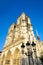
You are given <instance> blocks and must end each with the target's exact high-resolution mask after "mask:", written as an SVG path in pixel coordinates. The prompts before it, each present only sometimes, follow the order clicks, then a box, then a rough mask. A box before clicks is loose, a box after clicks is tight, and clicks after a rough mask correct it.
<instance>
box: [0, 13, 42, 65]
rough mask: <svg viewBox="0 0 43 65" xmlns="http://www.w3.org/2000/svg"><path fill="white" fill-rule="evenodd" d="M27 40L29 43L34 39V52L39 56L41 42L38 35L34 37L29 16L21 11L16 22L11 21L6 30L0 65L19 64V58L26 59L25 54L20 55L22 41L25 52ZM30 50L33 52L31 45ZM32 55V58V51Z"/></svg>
mask: <svg viewBox="0 0 43 65" xmlns="http://www.w3.org/2000/svg"><path fill="white" fill-rule="evenodd" d="M27 41H29V43H30V44H32V42H33V41H34V43H35V44H36V54H37V57H38V58H39V57H40V53H41V50H43V47H42V45H41V43H43V42H41V41H40V39H39V37H38V39H36V37H35V35H34V32H33V26H32V24H31V21H30V18H29V17H28V16H26V14H25V13H22V14H21V16H20V17H19V18H18V19H17V23H16V24H15V23H13V24H12V25H11V26H10V28H9V30H8V35H7V37H6V41H5V45H4V48H3V50H2V54H1V64H0V65H21V63H22V62H21V58H22V57H24V58H25V59H27V56H26V55H25V54H23V55H22V52H21V51H22V49H21V45H22V43H24V45H25V48H24V49H25V52H27V48H26V43H27ZM31 50H32V52H34V51H33V47H31ZM32 56H33V59H34V53H33V55H32ZM25 62H26V61H25ZM27 65H28V64H27Z"/></svg>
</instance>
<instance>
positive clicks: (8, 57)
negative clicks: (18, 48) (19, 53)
mask: <svg viewBox="0 0 43 65" xmlns="http://www.w3.org/2000/svg"><path fill="white" fill-rule="evenodd" d="M10 61H11V51H8V53H7V56H6V58H5V64H4V65H11V62H10Z"/></svg>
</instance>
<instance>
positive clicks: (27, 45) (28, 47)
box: [21, 41, 32, 65]
mask: <svg viewBox="0 0 43 65" xmlns="http://www.w3.org/2000/svg"><path fill="white" fill-rule="evenodd" d="M30 47H31V44H30V43H29V41H27V43H26V48H27V53H24V48H25V45H24V43H22V45H21V48H22V54H25V55H27V56H28V61H29V65H31V64H30V56H31V55H32V50H31V48H30Z"/></svg>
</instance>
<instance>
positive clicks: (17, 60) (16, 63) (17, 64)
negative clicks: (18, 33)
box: [13, 48, 20, 65]
mask: <svg viewBox="0 0 43 65" xmlns="http://www.w3.org/2000/svg"><path fill="white" fill-rule="evenodd" d="M13 65H20V50H19V49H18V48H16V49H15V52H14V63H13Z"/></svg>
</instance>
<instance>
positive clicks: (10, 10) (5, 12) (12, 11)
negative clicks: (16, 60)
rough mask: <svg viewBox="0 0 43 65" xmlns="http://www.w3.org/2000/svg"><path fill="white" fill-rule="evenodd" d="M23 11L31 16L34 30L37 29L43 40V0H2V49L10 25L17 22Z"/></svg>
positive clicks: (0, 44)
mask: <svg viewBox="0 0 43 65" xmlns="http://www.w3.org/2000/svg"><path fill="white" fill-rule="evenodd" d="M22 12H25V13H26V15H27V16H29V17H30V19H31V23H32V25H33V28H34V32H35V30H36V29H37V30H38V33H39V35H40V39H41V40H43V0H0V51H1V50H2V49H3V47H4V43H5V39H6V36H7V33H8V29H9V27H10V25H11V24H12V23H15V22H16V20H17V18H18V17H19V16H20V15H21V13H22ZM35 34H36V32H35Z"/></svg>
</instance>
